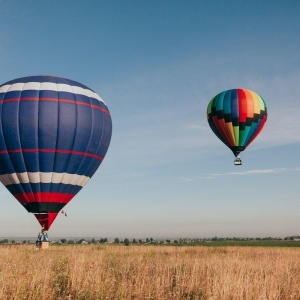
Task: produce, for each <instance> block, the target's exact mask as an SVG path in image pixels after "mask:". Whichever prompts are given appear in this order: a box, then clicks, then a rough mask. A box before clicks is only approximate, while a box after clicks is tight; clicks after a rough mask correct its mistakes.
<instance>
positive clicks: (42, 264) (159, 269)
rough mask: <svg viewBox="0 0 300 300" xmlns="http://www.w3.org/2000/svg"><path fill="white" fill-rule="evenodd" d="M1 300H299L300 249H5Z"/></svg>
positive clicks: (0, 262)
mask: <svg viewBox="0 0 300 300" xmlns="http://www.w3.org/2000/svg"><path fill="white" fill-rule="evenodd" d="M0 270H1V271H0V299H1V300H2V299H10V300H11V299H18V300H19V299H27V300H31V299H39V300H51V299H55V300H56V299H166V300H167V299H168V300H169V299H172V300H176V299H178V300H179V299H211V300H212V299H214V300H219V299H228V300H229V299H231V300H232V299H249V300H250V299H253V300H258V299H261V300H263V299H268V300H272V299H278V300H279V299H280V300H284V299H300V284H299V283H300V249H299V248H277V247H273V248H270V247H203V246H194V247H187V246H181V247H176V246H151V245H135V246H133V245H131V246H124V245H76V246H51V247H50V248H49V249H45V250H36V249H35V247H34V246H33V245H16V246H1V247H0Z"/></svg>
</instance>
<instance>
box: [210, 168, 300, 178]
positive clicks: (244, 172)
mask: <svg viewBox="0 0 300 300" xmlns="http://www.w3.org/2000/svg"><path fill="white" fill-rule="evenodd" d="M299 171H300V168H293V169H287V168H279V169H263V170H249V171H243V172H228V173H214V174H209V175H208V176H207V177H205V178H206V179H214V178H216V177H221V176H245V175H253V174H279V173H284V172H285V173H286V172H299Z"/></svg>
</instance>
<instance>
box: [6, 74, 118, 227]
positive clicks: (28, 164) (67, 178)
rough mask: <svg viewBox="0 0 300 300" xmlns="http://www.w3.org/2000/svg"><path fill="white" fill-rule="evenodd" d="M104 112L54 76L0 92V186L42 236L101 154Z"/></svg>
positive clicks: (105, 137) (108, 127) (106, 136)
mask: <svg viewBox="0 0 300 300" xmlns="http://www.w3.org/2000/svg"><path fill="white" fill-rule="evenodd" d="M111 132H112V122H111V116H110V112H109V110H108V108H107V106H106V104H105V103H104V101H103V100H102V99H101V98H100V97H99V96H98V95H97V94H96V93H95V92H94V91H93V90H91V89H90V88H88V87H86V86H85V85H83V84H80V83H78V82H76V81H73V80H69V79H65V78H60V77H54V76H29V77H24V78H19V79H15V80H12V81H9V82H6V83H4V84H2V85H1V86H0V181H1V182H2V183H3V184H4V186H5V187H6V188H7V189H8V190H9V191H10V193H11V194H12V195H13V196H14V197H15V198H16V199H17V200H18V201H19V202H20V203H21V204H22V205H23V207H24V208H25V209H26V210H27V211H28V212H30V213H33V214H34V215H35V217H36V218H37V220H38V221H39V223H40V224H41V226H42V228H43V229H44V230H48V229H49V228H50V226H51V224H52V223H53V221H54V220H55V218H56V216H57V214H58V213H59V211H60V210H61V209H62V208H63V207H64V206H65V205H66V204H67V203H69V202H70V201H71V199H72V198H73V197H74V196H75V195H76V194H77V193H78V192H79V191H80V190H81V189H82V187H83V186H84V185H85V184H86V183H87V182H88V181H89V180H90V178H91V177H92V176H93V174H94V173H95V172H96V170H97V169H98V167H99V166H100V164H101V162H102V160H103V159H104V156H105V154H106V152H107V149H108V146H109V143H110V139H111Z"/></svg>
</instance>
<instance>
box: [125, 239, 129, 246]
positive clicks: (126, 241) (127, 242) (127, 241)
mask: <svg viewBox="0 0 300 300" xmlns="http://www.w3.org/2000/svg"><path fill="white" fill-rule="evenodd" d="M124 244H125V245H126V246H128V245H129V239H127V238H126V239H124Z"/></svg>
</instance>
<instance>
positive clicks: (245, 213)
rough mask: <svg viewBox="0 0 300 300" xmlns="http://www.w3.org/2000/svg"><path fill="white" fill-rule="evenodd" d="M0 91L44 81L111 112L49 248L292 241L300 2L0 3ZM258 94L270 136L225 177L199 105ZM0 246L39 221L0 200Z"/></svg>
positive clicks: (228, 157)
mask: <svg viewBox="0 0 300 300" xmlns="http://www.w3.org/2000/svg"><path fill="white" fill-rule="evenodd" d="M0 11H1V18H0V38H1V44H0V55H1V72H0V82H1V83H4V82H6V81H9V80H12V79H15V78H18V77H23V76H29V75H38V74H49V75H57V76H62V77H66V78H69V79H72V80H76V81H79V82H81V83H83V84H85V85H87V86H88V87H90V88H91V89H93V90H95V91H96V92H97V93H98V94H99V95H100V96H101V97H102V98H103V99H104V100H105V102H106V103H107V105H108V107H109V109H110V111H111V115H112V121H113V135H112V141H111V145H110V148H109V150H108V153H107V155H106V157H105V159H104V161H103V163H102V165H101V166H100V168H99V170H98V171H97V173H96V174H95V175H94V177H93V178H92V180H91V181H90V182H89V183H88V184H87V185H86V186H85V188H84V189H83V190H82V191H80V193H79V194H78V195H77V196H76V197H75V198H74V199H73V200H72V201H71V202H70V203H69V204H68V205H67V206H66V211H67V214H68V217H63V216H62V215H59V216H58V218H57V220H56V221H55V223H54V225H53V226H52V228H51V230H50V232H49V234H50V236H66V237H72V236H78V237H88V236H90V237H136V238H138V237H144V238H146V237H153V238H159V237H170V238H171V237H212V236H231V237H233V236H287V235H294V234H299V232H300V218H299V210H300V201H299V192H300V184H299V179H300V161H299V150H300V135H299V130H300V121H299V110H300V104H299V95H300V85H299V81H300V69H299V67H300V19H299V13H300V3H299V1H290V0H288V1H247V2H245V1H234V0H233V1H200V0H198V1H191V0H190V1H176V0H175V1H174V0H173V1H168V0H164V1H126V0H123V1H116V0H115V1H92V0H90V1H68V0H66V1H26V2H25V1H0ZM238 87H241V88H247V89H250V90H253V91H255V92H257V93H258V94H260V95H261V96H262V97H263V98H264V99H265V101H266V103H267V107H268V120H267V124H266V126H265V128H264V130H263V131H262V133H261V134H260V136H259V137H258V138H257V139H256V140H255V142H253V143H252V144H251V145H250V146H249V148H248V149H247V150H246V151H245V152H244V153H242V159H243V165H242V166H239V167H237V166H234V165H233V160H234V157H233V155H232V153H231V151H230V150H229V149H228V148H227V147H226V146H225V145H224V144H223V143H222V142H220V141H219V140H218V139H217V137H216V136H215V135H214V134H213V132H212V131H211V130H210V128H209V125H208V123H207V120H206V107H207V104H208V102H209V101H210V100H211V98H213V97H214V96H215V95H216V94H218V93H219V92H221V91H223V90H227V89H230V88H238ZM0 197H1V206H0V207H1V209H0V236H2V237H4V236H35V235H36V233H37V232H38V230H39V224H38V222H37V221H36V219H35V218H34V217H33V216H32V215H30V214H28V213H27V212H26V211H25V210H24V208H23V207H22V206H21V205H20V204H19V203H18V202H17V201H16V200H15V199H14V198H13V197H12V196H11V195H10V194H9V192H8V191H7V190H6V189H5V187H4V186H2V187H1V189H0Z"/></svg>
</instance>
